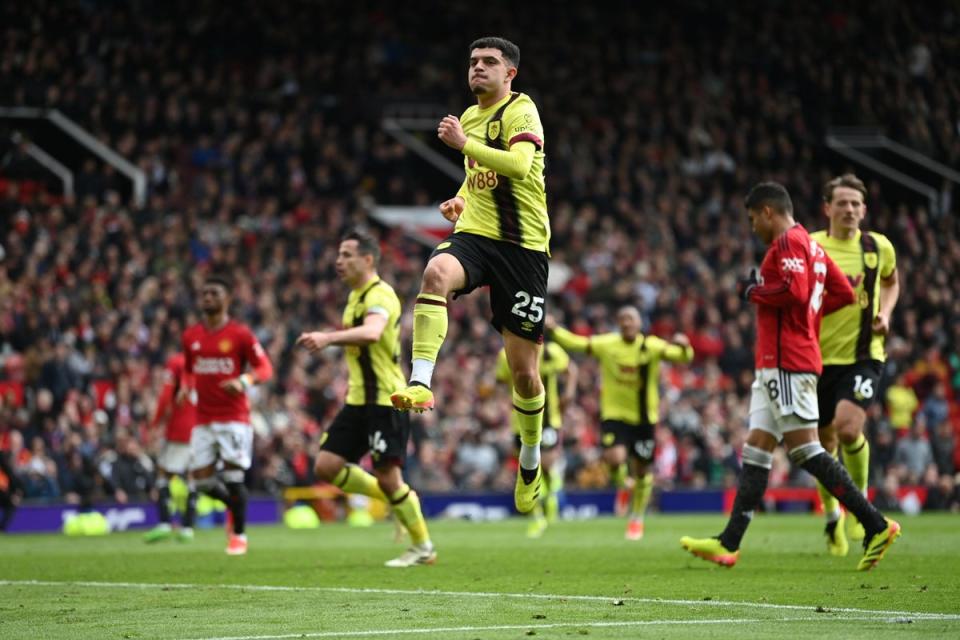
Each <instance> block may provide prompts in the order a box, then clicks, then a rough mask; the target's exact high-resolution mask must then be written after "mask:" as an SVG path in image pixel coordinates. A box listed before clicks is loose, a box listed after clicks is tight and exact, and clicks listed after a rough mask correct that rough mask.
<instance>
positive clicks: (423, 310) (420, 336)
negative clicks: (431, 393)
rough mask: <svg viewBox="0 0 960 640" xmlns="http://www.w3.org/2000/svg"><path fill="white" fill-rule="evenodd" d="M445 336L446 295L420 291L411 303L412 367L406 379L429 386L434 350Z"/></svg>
mask: <svg viewBox="0 0 960 640" xmlns="http://www.w3.org/2000/svg"><path fill="white" fill-rule="evenodd" d="M446 337H447V299H446V298H444V297H443V296H436V295H433V294H431V293H421V294H420V295H418V296H417V302H416V304H415V305H414V306H413V369H412V371H411V374H410V382H411V383H414V382H415V383H418V384H422V385H424V386H425V387H429V386H430V382H431V380H432V378H433V367H434V365H435V364H436V362H437V354H438V353H440V347H442V346H443V340H444V338H446Z"/></svg>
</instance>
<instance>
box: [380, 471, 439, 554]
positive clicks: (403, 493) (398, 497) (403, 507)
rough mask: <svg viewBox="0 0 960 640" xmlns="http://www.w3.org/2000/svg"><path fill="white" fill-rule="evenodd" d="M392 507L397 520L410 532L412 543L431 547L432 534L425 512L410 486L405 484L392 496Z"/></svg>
mask: <svg viewBox="0 0 960 640" xmlns="http://www.w3.org/2000/svg"><path fill="white" fill-rule="evenodd" d="M390 506H392V507H393V513H394V514H396V516H397V519H398V520H400V522H401V524H403V526H404V527H406V528H407V531H408V532H410V541H411V542H413V544H415V545H418V546H423V545H426V546H430V534H429V533H428V532H427V522H426V520H424V519H423V512H422V511H421V510H420V498H418V497H417V494H416V492H415V491H413V490H412V489H411V488H410V485H408V484H406V483H404V484H402V485H400V488H399V489H397V490H396V491H395V492H394V493H393V495H392V496H390Z"/></svg>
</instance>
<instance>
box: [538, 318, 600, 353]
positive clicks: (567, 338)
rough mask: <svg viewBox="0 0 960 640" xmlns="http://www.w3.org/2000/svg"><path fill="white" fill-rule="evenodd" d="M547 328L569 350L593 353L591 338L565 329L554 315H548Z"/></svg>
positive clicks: (552, 336)
mask: <svg viewBox="0 0 960 640" xmlns="http://www.w3.org/2000/svg"><path fill="white" fill-rule="evenodd" d="M545 326H546V329H547V332H548V333H549V335H550V337H551V338H552V339H553V341H554V342H556V343H557V344H558V345H560V346H561V347H563V348H564V349H566V350H567V351H576V352H577V353H586V354H590V353H592V349H591V346H590V342H591V340H590V338H587V337H585V336H578V335H577V334H575V333H573V332H572V331H570V330H569V329H565V328H563V327H561V326H560V325H558V324H557V322H556V320H554V318H553V316H547V320H546V325H545Z"/></svg>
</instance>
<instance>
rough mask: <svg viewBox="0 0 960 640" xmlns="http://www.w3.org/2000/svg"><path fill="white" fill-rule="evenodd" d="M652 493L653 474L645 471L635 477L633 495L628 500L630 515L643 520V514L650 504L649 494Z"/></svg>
mask: <svg viewBox="0 0 960 640" xmlns="http://www.w3.org/2000/svg"><path fill="white" fill-rule="evenodd" d="M652 493H653V474H652V473H649V472H648V473H645V474H644V475H642V476H640V477H639V478H637V482H636V484H635V485H633V496H632V498H631V500H630V517H631V518H634V519H639V520H643V515H644V514H645V513H646V512H647V506H648V505H649V504H650V495H651V494H652Z"/></svg>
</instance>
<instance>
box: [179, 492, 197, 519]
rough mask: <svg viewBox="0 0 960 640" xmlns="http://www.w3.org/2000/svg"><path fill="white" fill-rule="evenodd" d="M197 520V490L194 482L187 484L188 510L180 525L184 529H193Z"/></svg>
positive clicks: (185, 511) (184, 513)
mask: <svg viewBox="0 0 960 640" xmlns="http://www.w3.org/2000/svg"><path fill="white" fill-rule="evenodd" d="M196 520H197V488H196V487H195V486H194V483H193V481H192V480H190V481H189V482H187V508H186V509H185V510H184V512H183V520H182V521H181V522H180V524H181V525H182V526H183V528H184V529H192V528H193V523H194V522H196Z"/></svg>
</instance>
